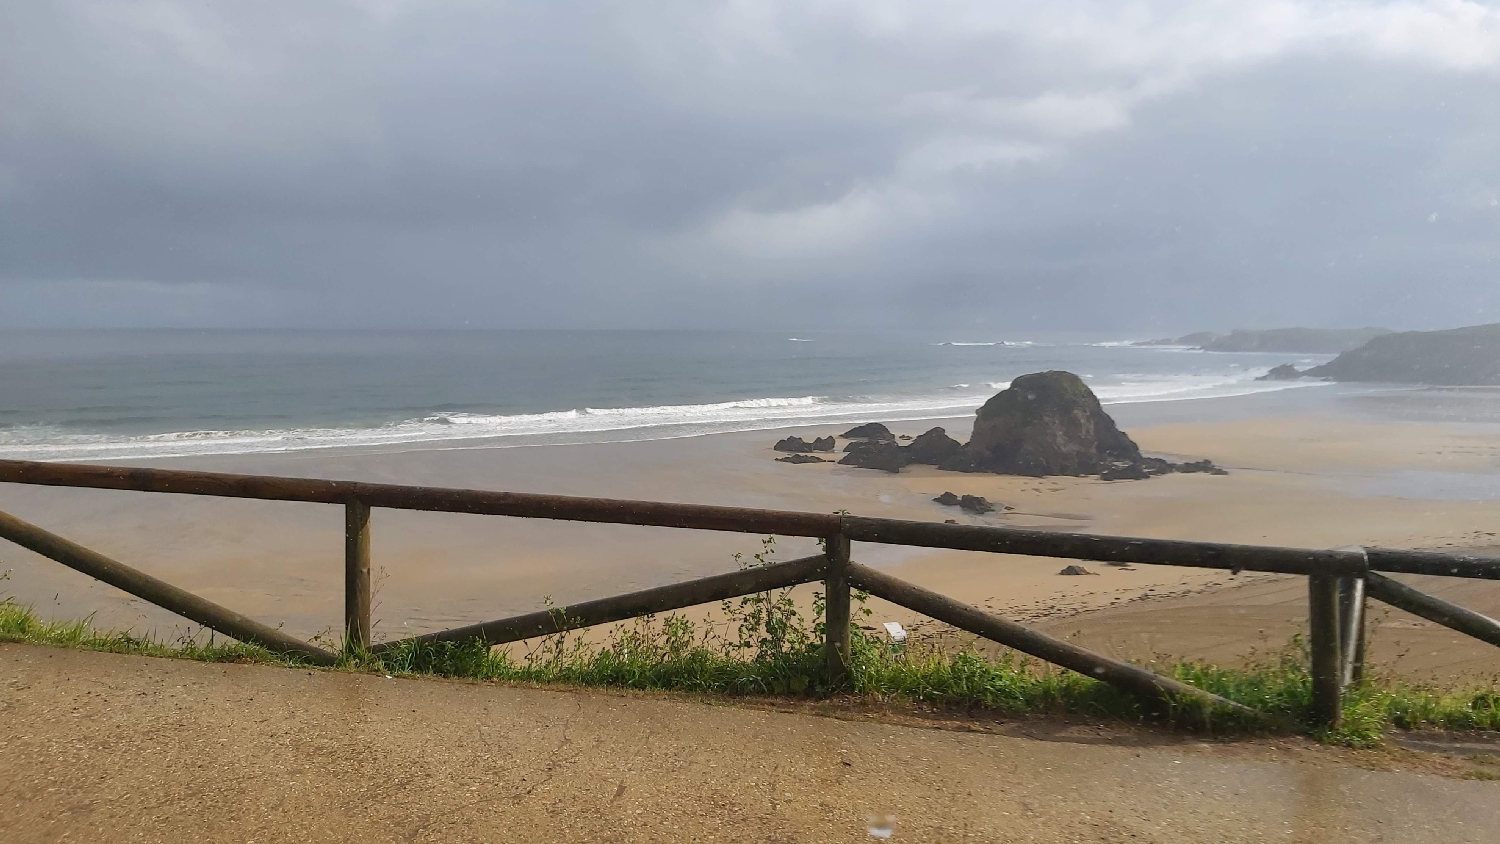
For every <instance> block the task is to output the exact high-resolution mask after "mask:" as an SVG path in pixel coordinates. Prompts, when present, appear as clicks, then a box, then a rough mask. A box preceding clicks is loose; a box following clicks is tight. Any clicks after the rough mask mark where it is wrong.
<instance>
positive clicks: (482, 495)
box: [0, 460, 839, 536]
mask: <svg viewBox="0 0 1500 844" xmlns="http://www.w3.org/2000/svg"><path fill="white" fill-rule="evenodd" d="M0 483H23V484H38V485H42V486H70V487H86V488H89V489H119V490H135V491H139V492H167V493H179V494H184V495H211V496H217V497H220V498H254V499H261V500H266V501H310V502H317V503H322V504H339V505H342V504H344V503H345V502H347V501H349V500H350V499H357V500H359V501H362V502H364V504H365V506H367V507H388V508H391V509H393V510H427V511H437V512H444V513H474V514H478V515H487V516H518V517H522V518H531V519H561V520H566V521H575V522H605V523H610V524H624V525H651V526H656V527H673V528H693V529H697V530H718V531H730V532H735V533H765V534H777V535H780V536H830V535H832V534H835V533H838V529H839V517H838V516H836V515H833V514H831V513H829V514H823V513H797V512H788V511H782V510H754V509H750V508H746V507H714V506H709V505H705V504H670V503H661V502H655V501H628V500H619V499H610V498H582V497H577V496H568V495H537V494H533V493H522V492H495V491H490V490H482V489H446V488H442V487H420V486H402V485H398V484H369V483H360V482H357V481H326V480H316V479H311V478H273V477H262V476H259V475H230V474H223V473H219V472H186V471H180V470H175V469H135V468H130V467H125V466H86V465H81V464H61V463H34V462H27V461H19V460H0Z"/></svg>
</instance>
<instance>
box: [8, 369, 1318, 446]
mask: <svg viewBox="0 0 1500 844" xmlns="http://www.w3.org/2000/svg"><path fill="white" fill-rule="evenodd" d="M1263 371H1264V370H1255V371H1247V372H1238V373H1234V374H1229V375H1172V376H1154V375H1139V376H1135V375H1118V376H1112V377H1109V378H1107V379H1103V380H1100V381H1098V382H1091V384H1090V386H1092V387H1093V389H1094V391H1095V393H1096V394H1097V395H1098V396H1099V399H1100V401H1102V402H1103V403H1105V404H1127V403H1132V402H1148V401H1180V400H1187V399H1200V398H1222V397H1229V396H1241V395H1249V394H1252V393H1261V392H1271V391H1276V390H1285V389H1294V388H1299V387H1309V386H1316V385H1317V384H1319V383H1321V382H1296V381H1293V382H1257V381H1255V380H1254V377H1255V376H1256V375H1259V374H1263ZM1009 385H1010V382H1009V381H991V382H987V383H986V386H987V387H988V390H984V389H983V388H981V391H979V392H970V391H968V385H967V384H955V385H952V386H951V387H948V388H947V389H945V390H942V392H941V393H936V394H933V395H915V396H883V397H882V396H855V397H843V398H833V397H828V396H798V397H770V398H753V399H741V400H737V401H727V402H717V403H713V404H683V405H661V406H652V407H619V408H592V407H585V408H581V409H572V410H559V411H551V412H546V413H521V414H509V415H503V414H485V413H461V412H451V413H450V412H445V413H432V414H427V415H424V416H421V417H419V418H413V419H408V420H405V421H400V422H392V423H389V424H384V425H376V426H363V427H356V426H350V427H335V426H328V427H308V428H292V429H279V430H277V429H271V430H240V431H182V432H174V433H161V434H141V435H135V436H125V435H120V434H93V433H78V432H76V431H71V430H68V429H66V428H64V427H60V426H52V425H25V426H15V427H10V428H0V457H4V458H11V459H30V460H110V459H126V458H134V459H139V458H158V457H185V456H194V455H209V454H250V453H276V452H287V451H301V450H307V449H321V448H347V447H362V448H382V447H395V446H416V445H423V444H442V443H452V444H453V445H454V446H455V447H465V446H475V445H487V446H520V445H545V444H553V443H564V442H609V441H620V440H647V439H673V438H678V437H690V436H699V435H703V434H714V433H728V432H732V431H755V430H767V429H773V428H784V427H790V426H795V425H816V424H821V423H834V422H844V421H850V420H858V421H885V422H894V421H900V420H925V419H942V418H952V417H955V416H967V415H969V414H971V413H973V412H974V409H975V408H976V407H978V406H979V405H980V404H982V403H983V402H984V401H985V399H987V398H989V396H990V395H992V394H993V392H994V391H996V390H1002V389H1005V388H1006V387H1008V386H1009Z"/></svg>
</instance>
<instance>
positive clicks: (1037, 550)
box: [0, 460, 1500, 580]
mask: <svg viewBox="0 0 1500 844" xmlns="http://www.w3.org/2000/svg"><path fill="white" fill-rule="evenodd" d="M0 483H21V484H37V485H42V486H69V487H84V488H90V489H118V490H134V491H139V492H161V493H180V494H184V495H211V496H219V497H225V498H254V499H263V500H271V501H310V502H319V503H324V504H339V505H342V504H344V503H346V502H347V501H349V500H350V499H358V500H359V501H361V502H363V503H364V504H365V505H366V506H368V507H388V508H391V509H398V510H426V511H440V512H450V513H475V514H480V515H492V516H516V517H520V518H536V519H560V520H567V521H581V522H604V523H611V524H631V525H651V526H657V527H674V528H690V529H696V530H718V531H731V532H737V533H765V534H777V535H781V536H820V537H821V536H832V535H834V534H836V533H842V534H844V535H845V536H847V537H848V538H849V539H851V540H853V541H856V542H880V543H886V544H896V545H916V546H924V547H931V548H953V549H958V550H968V551H986V552H991V553H1002V554H1020V555H1027V556H1041V557H1065V558H1069V559H1078V560H1101V561H1106V562H1130V563H1142V564H1148V565H1164V566H1188V567H1193V568H1217V569H1229V570H1231V571H1241V570H1244V571H1269V572H1283V573H1289V574H1313V573H1322V574H1359V573H1361V572H1363V571H1365V570H1366V568H1367V567H1368V569H1370V570H1373V571H1388V572H1408V573H1413V574H1442V575H1448V576H1452V577H1473V578H1487V579H1492V580H1494V579H1500V558H1497V557H1478V556H1469V555H1454V554H1439V553H1434V552H1428V551H1405V550H1397V549H1386V548H1370V549H1364V550H1351V549H1339V550H1311V549H1303V548H1276V547H1269V546H1255V545H1232V544H1226V543H1218V542H1186V541H1181V540H1168V539H1141V538H1136V537H1125V536H1093V535H1083V534H1076V533H1062V532H1056V531H1041V530H1027V529H1022V528H1010V527H998V526H989V525H949V524H936V523H931V522H912V521H902V520H898V519H874V518H866V517H861V516H838V515H834V514H825V513H799V512H793V511H785V510H756V509H749V508H744V507H717V506H710V505H703V504H673V503H663V502H654V501H630V500H620V499H608V498H583V497H576V496H566V495H536V494H531V493H515V492H497V491H491V490H475V489H446V488H441V487H417V486H402V485H397V484H369V483H360V482H356V481H330V480H318V479H311V478H275V477H264V476H258V475H232V474H224V473H218V472H189V471H181V470H174V469H141V468H131V467H124V466H88V465H82V464H71V463H42V462H33V461H24V460H0ZM1367 560H1368V563H1367V562H1366V561H1367Z"/></svg>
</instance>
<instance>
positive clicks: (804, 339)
mask: <svg viewBox="0 0 1500 844" xmlns="http://www.w3.org/2000/svg"><path fill="white" fill-rule="evenodd" d="M786 339H787V341H788V342H792V343H816V342H817V341H816V340H813V339H811V338H808V337H788V338H786Z"/></svg>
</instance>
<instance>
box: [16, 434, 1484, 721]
mask: <svg viewBox="0 0 1500 844" xmlns="http://www.w3.org/2000/svg"><path fill="white" fill-rule="evenodd" d="M0 483H14V484H33V485H41V486H64V487H76V488H87V489H115V490H133V491H138V492H155V493H172V494H180V495H206V496H217V497H223V498H251V499H260V500H267V501H306V502H317V503H322V504H337V505H342V506H343V508H344V513H345V519H344V530H345V546H344V573H345V576H344V635H345V642H344V645H345V647H346V648H351V649H356V650H364V649H368V650H372V651H374V652H377V653H379V652H383V651H388V650H390V649H392V648H395V647H399V646H401V645H402V643H403V642H408V641H417V642H459V641H476V640H477V641H483V642H486V643H489V644H492V645H493V644H503V643H505V642H514V641H519V640H522V639H529V638H532V637H536V636H543V635H547V634H551V633H557V632H561V631H562V630H564V629H577V628H581V627H588V626H592V625H597V624H606V623H609V622H613V621H621V620H624V619H628V618H634V617H637V616H642V615H648V614H653V613H660V612H666V611H670V610H676V609H682V608H684V607H690V606H696V605H700V604H707V603H712V602H715V601H721V600H726V599H730V598H735V597H739V596H743V595H750V594H755V593H759V592H765V591H767V590H772V589H779V588H782V587H788V586H796V585H799V584H803V583H811V582H815V581H822V583H823V586H824V590H825V595H826V611H825V613H826V614H825V622H826V623H825V630H826V637H827V638H826V641H825V643H824V654H825V659H826V663H825V670H826V672H827V680H828V681H829V682H830V683H831V684H835V685H837V684H839V683H841V682H843V680H844V679H845V678H846V676H847V672H848V670H849V656H850V592H851V590H853V589H861V590H864V591H867V592H869V593H870V594H872V595H875V596H877V597H880V598H883V599H885V600H887V601H890V602H892V603H895V604H899V605H901V606H904V607H907V608H908V609H911V610H914V611H916V612H919V613H922V614H923V615H926V616H929V617H931V618H933V619H936V620H938V621H942V622H945V623H947V624H950V625H952V626H954V627H956V628H958V629H960V630H965V631H968V632H969V633H973V634H975V635H978V636H981V637H983V638H986V639H989V640H991V641H994V642H997V643H999V644H1001V645H1004V646H1006V647H1009V648H1013V649H1015V650H1017V651H1020V652H1022V653H1025V654H1029V655H1031V656H1034V657H1037V658H1039V659H1042V660H1045V661H1047V662H1050V663H1053V664H1055V665H1059V666H1062V667H1064V668H1067V669H1070V670H1073V671H1077V672H1080V673H1082V674H1085V675H1087V676H1090V677H1094V678H1096V679H1098V680H1100V681H1103V682H1105V683H1109V684H1111V685H1114V686H1116V687H1118V688H1121V689H1123V690H1126V691H1128V692H1131V693H1134V694H1138V695H1142V696H1145V697H1147V698H1151V699H1157V700H1160V699H1168V700H1173V699H1183V698H1193V699H1197V700H1199V701H1203V702H1207V703H1211V704H1214V705H1217V706H1222V707H1227V708H1232V709H1237V710H1241V711H1248V710H1246V708H1245V707H1243V706H1241V705H1239V704H1236V703H1232V702H1230V701H1227V700H1224V699H1223V698H1220V697H1218V696H1215V695H1212V694H1209V693H1208V692H1205V691H1203V690H1201V689H1197V688H1194V687H1192V686H1190V685H1187V684H1185V683H1182V682H1180V681H1178V680H1175V679H1173V678H1170V677H1164V676H1162V675H1159V674H1156V673H1153V672H1151V671H1148V670H1146V669H1144V668H1141V667H1139V666H1136V665H1132V664H1130V663H1127V662H1122V661H1120V660H1115V659H1111V658H1109V657H1106V656H1103V655H1101V654H1097V653H1094V652H1092V651H1089V650H1087V649H1085V648H1081V647H1078V646H1077V645H1074V644H1072V643H1070V642H1066V641H1063V640H1061V639H1057V638H1054V637H1051V636H1047V635H1045V634H1043V633H1040V632H1038V631H1035V630H1032V629H1030V628H1028V627H1025V626H1023V625H1020V624H1017V623H1015V622H1013V621H1009V620H1007V619H1005V618H1002V617H1000V616H998V615H996V614H994V613H991V612H987V611H985V610H982V609H979V608H978V607H974V606H970V605H968V604H964V603H961V602H959V601H956V600H954V599H952V598H949V597H947V596H945V595H941V594H938V593H936V592H932V591H930V590H927V589H923V588H922V587H920V586H916V585H914V584H911V583H907V582H905V581H902V580H899V579H897V578H894V577H891V576H890V575H888V574H884V573H882V572H879V571H876V570H874V569H871V568H868V567H866V566H862V565H860V564H858V563H856V562H853V561H852V559H851V543H854V542H869V543H882V544H888V545H909V546H920V547H926V548H950V549H957V550H965V551H980V552H988V553H998V554H1017V555H1023V556H1031V557H1057V558H1064V559H1071V560H1097V561H1103V562H1112V563H1139V564H1144V565H1165V566H1188V567H1195V568H1211V569H1227V570H1230V571H1233V572H1240V571H1263V572H1278V573H1283V574H1297V575H1304V576H1306V577H1307V583H1308V609H1309V636H1308V641H1309V645H1310V650H1311V655H1312V666H1311V670H1312V677H1313V702H1314V709H1315V712H1316V715H1317V718H1318V720H1319V721H1320V722H1322V723H1324V724H1328V725H1336V724H1337V723H1338V720H1339V714H1340V709H1341V706H1340V699H1341V696H1342V694H1343V690H1344V688H1345V686H1347V685H1348V684H1349V683H1351V682H1354V681H1355V680H1357V679H1358V678H1359V676H1360V674H1361V672H1362V670H1363V660H1364V626H1365V625H1364V615H1365V613H1364V607H1365V603H1366V600H1367V599H1368V598H1375V599H1377V600H1380V601H1384V602H1386V603H1388V604H1390V605H1392V606H1395V607H1398V608H1400V609H1403V610H1406V611H1407V612H1411V613H1414V614H1416V615H1418V616H1421V617H1422V618H1425V619H1428V620H1430V621H1433V622H1435V623H1437V624H1441V625H1444V626H1447V627H1450V628H1452V629H1454V630H1457V631H1459V632H1461V633H1465V634H1467V635H1470V636H1474V637H1476V638H1479V639H1482V640H1484V641H1486V642H1490V643H1491V644H1495V645H1500V622H1496V621H1495V620H1493V619H1490V618H1488V617H1486V616H1483V615H1480V614H1479V613H1476V612H1473V611H1470V610H1467V609H1464V608H1463V607H1459V606H1455V605H1453V604H1450V603H1448V602H1446V601H1443V600H1440V599H1438V598H1435V597H1433V596H1431V595H1427V594H1424V593H1422V592H1419V591H1417V590H1415V589H1412V588H1411V587H1409V586H1406V585H1404V584H1402V583H1399V582H1397V581H1395V580H1392V579H1391V578H1388V577H1385V576H1384V574H1382V573H1406V574H1431V575H1445V576H1449V577H1463V578H1482V579H1489V580H1500V558H1497V557H1476V556H1463V555H1456V554H1441V553H1434V552H1426V551H1404V550H1394V549H1385V548H1342V549H1334V550H1312V549H1303V548H1277V547H1270V546H1258V545H1230V544H1224V543H1215V542H1184V541H1178V540H1166V539H1140V538H1133V537H1122V536H1096V535H1091V534H1081V533H1063V532H1056V531H1041V530H1027V529H1021V528H1010V527H992V526H983V525H956V524H937V523H931V522H914V521H903V520H898V519H875V518H866V517H861V516H847V515H833V514H822V513H799V512H790V511H778V510H755V509H748V508H743V507H714V506H707V505H701V504H670V503H663V502H652V501H628V500H612V499H603V498H581V497H572V496H558V495H535V494H529V493H514V492H492V491H487V490H472V489H443V488H435V487H417V486H402V485H394V484H370V483H357V482H352V481H329V480H314V479H304V478H278V477H263V476H256V475H231V474H222V473H213V472H187V471H176V470H167V469H138V468H128V467H115V466H86V465H78V464H56V463H37V462H28V461H12V460H0ZM374 508H388V509H399V510H425V511H435V512H447V513H473V514H481V515H491V516H512V517H518V518H531V519H558V520H566V521H579V522H601V523H609V524H627V525H647V526H656V527H668V528H686V529H693V530H714V531H729V532H737V533H754V534H771V535H779V536H804V537H818V538H820V539H822V540H824V543H823V546H824V553H822V554H819V555H816V556H812V557H805V558H802V559H798V560H792V561H789V562H783V563H773V564H770V565H765V566H759V567H755V568H750V569H746V570H742V571H736V572H731V573H729V574H720V575H714V576H712V577H705V578H700V579H697V580H690V581H687V582H684V583H677V584H673V585H670V586H661V587H657V588H654V589H646V590H643V591H640V592H633V593H630V594H628V595H619V596H616V597H612V598H603V599H600V600H595V601H587V602H584V603H580V604H573V605H570V606H567V607H561V608H559V609H557V610H549V611H544V612H535V613H528V614H525V615H521V616H516V617H513V618H506V619H500V620H497V621H487V622H483V623H480V624H472V625H468V626H465V627H458V628H454V629H452V630H445V631H442V632H438V633H429V634H425V635H422V636H417V637H413V638H412V639H409V640H400V641H395V642H384V643H378V644H377V643H375V642H374V641H373V640H372V638H371V629H370V626H371V625H370V513H371V510H372V509H374ZM0 538H4V539H8V540H10V541H11V542H14V543H16V544H17V545H21V546H23V547H25V548H29V549H31V550H32V551H35V552H36V553H38V554H41V555H43V556H46V557H49V558H51V559H53V560H56V561H57V562H60V563H62V564H63V565H66V566H69V567H71V568H73V569H76V570H78V571H81V572H83V573H84V574H87V575H90V576H91V577H94V578H97V579H99V580H101V581H104V582H105V583H109V584H111V585H113V586H115V587H117V588H119V589H121V590H123V591H125V592H128V593H130V594H132V595H135V596H136V597H138V598H141V599H143V600H146V601H149V602H151V603H153V604H156V605H157V606H160V607H163V608H165V609H167V610H170V611H172V612H174V613H177V614H178V615H181V616H183V617H185V618H188V619H190V620H192V621H195V622H197V623H199V624H201V625H203V626H204V627H207V628H210V629H212V630H216V631H218V632H220V633H222V634H224V635H226V636H230V637H232V638H235V639H238V640H240V641H244V642H251V643H254V644H257V645H261V646H263V647H266V648H268V649H270V650H272V651H276V652H279V653H286V654H292V655H296V656H298V657H300V658H302V659H305V660H308V661H311V662H314V663H319V664H324V665H331V664H333V663H334V662H336V660H337V655H336V654H334V653H332V652H330V651H328V650H325V649H323V648H320V647H318V646H316V645H313V644H311V643H308V642H304V641H302V640H299V639H296V638H294V637H292V636H289V635H287V634H285V633H283V632H281V631H280V630H278V629H276V628H273V627H270V626H268V625H266V624H262V623H261V622H258V621H255V620H253V619H250V618H247V617H245V616H242V615H240V614H238V613H236V612H234V611H232V610H229V609H226V608H224V607H221V606H219V605H217V604H215V603H213V602H211V601H207V600H204V599H203V598H201V597H198V596H197V595H193V594H191V593H189V592H187V591H184V590H182V589H179V588H177V587H175V586H173V585H171V584H169V583H166V582H164V581H162V580H159V579H157V578H154V577H151V576H150V575H148V574H145V573H143V572H140V571H137V570H135V569H133V568H130V567H129V566H126V565H124V564H123V563H120V562H118V561H115V560H112V559H110V558H109V557H106V556H104V555H103V554H99V553H98V552H95V551H92V550H90V549H88V548H85V547H83V546H81V545H78V544H76V543H74V542H71V541H69V540H67V539H64V538H63V537H60V536H57V535H56V534H53V533H51V532H49V531H46V530H44V529H42V528H40V527H37V526H36V525H32V524H29V523H27V522H24V521H22V520H20V519H18V518H15V517H14V516H11V515H8V514H5V513H0Z"/></svg>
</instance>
